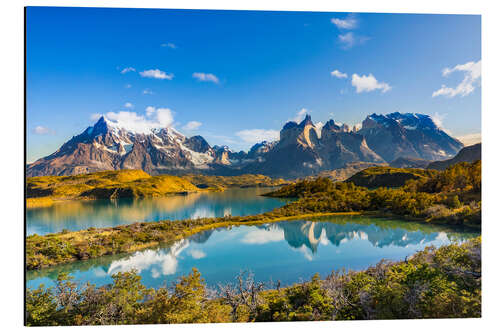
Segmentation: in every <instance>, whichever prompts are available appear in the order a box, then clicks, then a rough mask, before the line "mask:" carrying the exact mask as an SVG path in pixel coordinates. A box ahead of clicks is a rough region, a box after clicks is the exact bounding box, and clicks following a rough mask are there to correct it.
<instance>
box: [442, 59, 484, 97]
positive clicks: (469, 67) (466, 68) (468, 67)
mask: <svg viewBox="0 0 500 333" xmlns="http://www.w3.org/2000/svg"><path fill="white" fill-rule="evenodd" d="M454 72H462V73H463V74H464V78H463V80H462V81H461V82H460V83H459V84H458V86H456V87H455V88H451V87H448V86H446V85H444V84H443V85H441V88H439V89H438V90H436V91H434V92H433V93H432V97H436V96H446V97H448V98H451V97H455V96H461V97H465V96H467V95H470V94H471V93H472V92H473V91H474V90H475V89H476V87H477V86H479V85H480V83H481V82H480V78H481V60H479V61H477V62H474V61H470V62H468V63H465V64H462V65H456V66H455V67H453V68H448V67H447V68H444V69H443V71H442V75H443V76H444V77H448V76H449V75H450V74H452V73H454Z"/></svg>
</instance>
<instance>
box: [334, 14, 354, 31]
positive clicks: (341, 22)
mask: <svg viewBox="0 0 500 333" xmlns="http://www.w3.org/2000/svg"><path fill="white" fill-rule="evenodd" d="M331 22H332V23H333V24H335V26H336V27H337V28H339V29H349V30H350V29H356V28H357V27H358V20H357V19H356V16H355V15H354V14H349V15H347V16H346V17H345V18H344V19H340V18H335V17H334V18H332V19H331Z"/></svg>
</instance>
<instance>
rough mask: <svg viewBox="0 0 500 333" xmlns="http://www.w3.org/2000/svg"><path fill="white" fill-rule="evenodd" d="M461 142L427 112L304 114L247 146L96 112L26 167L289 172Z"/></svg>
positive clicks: (437, 151)
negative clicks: (321, 117)
mask: <svg viewBox="0 0 500 333" xmlns="http://www.w3.org/2000/svg"><path fill="white" fill-rule="evenodd" d="M461 148H463V144H462V143H461V142H460V141H458V140H457V139H455V138H452V137H451V136H450V135H448V134H447V133H446V132H445V131H443V130H442V129H440V128H439V127H438V126H437V125H436V123H435V122H434V121H433V120H432V118H431V117H430V116H427V115H423V114H413V113H406V114H401V113H399V112H396V113H391V114H387V115H378V114H372V115H370V116H368V117H367V118H366V119H365V120H364V121H363V123H362V126H361V128H360V129H356V128H351V127H349V126H348V125H346V124H340V123H337V122H335V121H334V120H329V121H328V122H326V123H325V124H324V125H323V126H321V125H320V124H319V125H318V124H314V123H313V122H312V119H311V116H310V115H306V116H305V118H304V120H302V121H301V122H300V123H297V122H294V121H289V122H287V123H286V124H285V125H284V126H283V128H282V129H281V131H280V138H279V140H277V141H274V142H266V141H264V142H260V143H256V144H255V145H254V146H253V147H251V149H250V150H249V151H248V152H244V151H240V152H235V151H232V150H231V149H229V147H227V146H217V145H215V146H211V145H210V144H208V142H207V141H206V140H205V139H204V138H203V137H202V136H199V135H197V136H192V137H186V136H184V135H183V134H181V133H180V132H178V131H177V130H175V129H174V128H172V127H169V128H160V129H152V130H150V131H149V132H147V133H137V132H134V131H130V130H127V129H125V128H120V127H118V126H117V124H116V123H114V122H112V121H110V120H108V119H106V118H105V117H101V118H100V119H99V120H98V121H97V122H96V123H95V124H94V125H93V126H90V127H88V128H87V129H85V130H84V131H83V132H82V133H80V134H79V135H76V136H74V137H73V138H71V139H70V140H69V141H67V142H66V143H64V144H63V145H62V146H61V147H60V148H59V149H58V150H57V151H55V152H54V153H52V154H51V155H49V156H46V157H43V158H41V159H39V160H37V161H35V162H33V163H31V164H28V165H27V170H26V173H27V176H28V177H33V176H45V175H74V174H82V173H89V172H96V171H103V170H120V169H142V170H144V171H146V172H147V173H150V174H153V175H154V174H164V173H168V174H186V173H202V174H217V175H238V174H245V173H259V174H264V175H269V176H279V177H285V178H295V177H303V176H308V175H314V174H317V173H318V172H321V171H324V170H333V169H337V168H341V167H343V166H344V165H346V164H347V163H352V162H370V163H389V162H391V161H394V160H396V159H398V158H407V159H424V160H429V161H439V160H445V159H449V158H452V157H453V156H455V155H456V153H457V152H458V151H459V150H460V149H461Z"/></svg>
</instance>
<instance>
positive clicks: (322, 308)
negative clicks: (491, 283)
mask: <svg viewBox="0 0 500 333" xmlns="http://www.w3.org/2000/svg"><path fill="white" fill-rule="evenodd" d="M113 279H114V282H113V284H111V285H108V286H104V287H100V288H96V287H94V286H92V285H88V284H87V285H84V286H82V287H79V286H78V285H77V284H76V283H74V282H72V281H71V280H70V279H68V277H67V276H64V275H62V276H60V278H59V279H58V284H57V286H56V287H55V288H50V289H44V288H43V287H40V288H39V289H35V290H31V289H28V291H27V297H26V309H27V313H26V323H27V324H28V325H30V326H46V325H114V324H149V323H208V322H239V321H245V322H247V321H249V322H253V321H296V320H364V319H404V318H463V317H480V316H481V240H480V238H476V239H473V240H470V241H468V242H466V243H464V244H461V245H457V244H452V245H448V246H443V247H441V248H438V249H435V248H432V247H431V248H427V249H425V250H424V251H421V252H418V253H416V254H415V255H413V256H412V257H411V258H410V259H408V260H406V261H401V262H388V261H381V262H379V263H378V264H377V265H376V266H374V267H370V268H368V269H367V270H364V271H358V272H355V271H349V272H345V271H340V272H332V274H330V275H329V276H328V277H326V278H325V279H324V280H321V279H320V278H319V276H318V275H315V276H313V277H312V279H311V280H310V281H307V282H304V283H297V284H294V285H292V286H289V287H284V288H280V287H279V285H277V286H276V285H275V286H268V287H270V288H272V289H265V285H264V284H263V283H257V282H255V281H253V278H252V276H251V275H246V278H245V274H240V275H239V276H237V278H236V284H226V285H219V286H218V288H217V290H209V289H208V288H207V287H206V286H205V284H204V282H203V279H202V278H201V275H200V273H199V272H198V271H197V270H196V269H193V272H192V273H191V274H189V275H188V276H184V277H182V278H180V279H179V280H178V281H177V283H176V284H175V285H174V286H172V287H171V288H160V289H156V290H154V289H147V288H145V287H144V286H143V285H142V283H141V282H140V277H139V276H137V275H136V274H135V273H134V272H131V273H118V274H116V275H114V276H113Z"/></svg>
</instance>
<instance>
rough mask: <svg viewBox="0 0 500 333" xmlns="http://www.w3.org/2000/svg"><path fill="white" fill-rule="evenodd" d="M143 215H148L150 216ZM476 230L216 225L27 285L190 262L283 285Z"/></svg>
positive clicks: (206, 271) (214, 277) (149, 271)
mask: <svg viewBox="0 0 500 333" xmlns="http://www.w3.org/2000/svg"><path fill="white" fill-rule="evenodd" d="M269 204H270V205H271V206H272V204H271V203H269ZM214 206H215V207H219V208H218V209H223V208H220V207H221V206H220V205H217V204H213V206H210V205H206V206H204V207H214ZM199 208H200V207H199V206H196V208H192V209H193V211H194V210H196V209H199ZM207 209H208V208H207ZM241 209H244V208H243V207H242V208H241ZM264 210H268V208H266V209H264ZM259 212H260V211H259ZM247 213H248V214H250V212H247ZM150 214H151V213H150ZM180 214H186V213H180ZM210 214H217V210H212V211H211V213H210ZM233 214H234V211H233ZM145 216H147V217H148V218H147V219H151V218H149V217H150V216H151V215H145ZM143 219H145V218H143ZM473 236H476V234H475V233H472V232H465V231H463V230H462V231H460V230H451V229H447V228H445V227H440V226H430V225H424V224H419V223H413V222H407V221H399V220H389V219H381V218H372V217H361V216H353V217H347V216H338V217H329V218H324V219H315V220H297V221H284V222H279V223H273V224H267V225H261V226H239V227H232V228H220V229H216V230H212V231H208V232H204V233H200V234H196V235H194V236H192V237H190V238H187V239H183V240H181V241H178V242H175V243H173V244H170V245H169V246H165V247H161V248H156V249H149V250H143V251H138V252H136V253H133V254H125V255H117V256H108V257H102V258H98V259H93V260H88V261H80V262H75V263H71V264H66V265H59V266H56V267H53V268H49V269H43V270H40V271H29V272H28V274H27V281H28V282H27V286H28V287H30V288H35V287H38V286H39V285H40V284H42V283H43V284H44V285H45V286H51V285H53V284H54V280H55V279H56V277H57V275H58V274H59V273H61V272H68V273H70V274H71V275H72V276H74V277H75V280H76V281H78V282H81V283H85V282H91V283H94V284H97V285H103V284H107V283H110V282H112V278H111V275H112V274H114V273H117V272H125V271H130V270H132V269H136V270H137V271H138V273H139V274H140V276H141V277H142V282H143V283H144V284H145V285H146V286H148V287H160V286H164V285H165V284H170V283H171V282H172V281H174V280H175V279H176V278H177V277H179V276H181V275H186V274H188V273H189V272H190V271H191V269H192V268H193V267H196V268H197V269H198V270H199V271H200V272H201V274H202V276H203V277H204V278H205V281H206V282H207V284H208V285H209V286H215V285H216V284H217V283H219V282H234V277H235V276H236V275H237V274H238V273H239V272H240V270H243V269H249V270H251V271H253V273H254V274H255V278H256V279H257V280H259V281H270V279H272V280H273V281H275V282H276V281H277V280H280V281H281V283H282V284H284V285H286V284H291V283H294V282H297V281H300V280H301V279H304V280H306V279H309V278H310V277H311V276H312V275H313V274H314V273H320V275H321V277H325V276H326V275H327V274H329V273H330V272H331V271H332V270H334V269H340V268H346V269H363V268H367V267H369V266H370V265H373V264H375V263H377V262H378V261H379V260H381V259H383V258H385V259H390V260H401V259H404V258H405V257H406V256H408V255H411V254H413V253H415V252H416V251H418V250H421V249H424V248H425V247H426V246H429V245H435V246H442V245H445V244H449V243H450V242H452V241H459V242H461V241H464V240H466V239H468V238H470V237H473Z"/></svg>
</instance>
